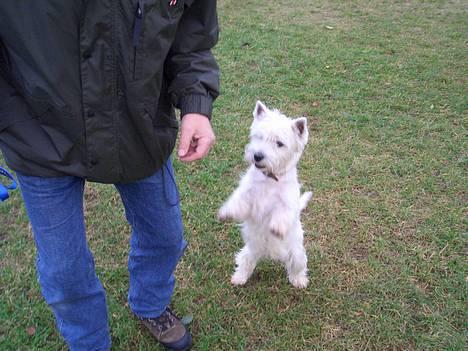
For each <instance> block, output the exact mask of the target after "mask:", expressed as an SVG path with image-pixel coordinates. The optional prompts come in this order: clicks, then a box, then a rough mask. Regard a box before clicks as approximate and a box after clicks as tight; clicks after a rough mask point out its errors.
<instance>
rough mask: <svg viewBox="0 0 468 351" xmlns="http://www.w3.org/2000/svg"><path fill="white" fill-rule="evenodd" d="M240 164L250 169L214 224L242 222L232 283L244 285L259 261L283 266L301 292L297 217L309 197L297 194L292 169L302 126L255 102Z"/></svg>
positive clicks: (303, 276)
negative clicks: (244, 161)
mask: <svg viewBox="0 0 468 351" xmlns="http://www.w3.org/2000/svg"><path fill="white" fill-rule="evenodd" d="M253 115H254V121H253V123H252V126H251V128H250V143H249V144H248V145H247V147H246V150H245V160H246V161H247V162H248V163H250V164H251V165H250V167H249V169H248V170H247V172H246V174H245V175H244V176H243V177H242V179H241V181H240V184H239V186H238V188H237V189H236V190H235V191H234V192H233V193H232V195H231V196H230V197H229V199H228V200H227V201H226V203H224V205H223V206H222V207H221V208H220V210H219V212H218V218H219V219H220V220H222V221H224V220H234V221H237V222H242V237H243V239H244V242H245V246H244V247H243V248H242V250H241V251H240V252H239V253H238V254H237V256H236V265H237V268H236V271H235V272H234V274H233V276H232V278H231V282H232V283H233V284H235V285H243V284H245V283H246V282H247V280H248V279H249V277H250V276H251V274H252V273H253V271H254V269H255V266H256V264H257V262H258V260H259V259H261V258H270V259H274V260H279V261H281V262H283V263H284V264H285V266H286V269H287V271H288V278H289V281H290V282H291V284H292V285H294V286H295V287H297V288H305V287H306V286H307V284H308V278H307V256H306V252H305V249H304V244H303V233H304V232H303V230H302V226H301V222H300V218H299V217H300V213H301V211H302V210H303V209H304V208H305V207H306V206H307V203H308V201H309V200H310V199H311V197H312V193H311V192H306V193H304V194H303V195H302V196H301V194H300V185H299V182H298V180H297V169H296V165H297V163H298V161H299V158H300V157H301V154H302V151H303V150H304V147H305V145H306V143H307V139H308V131H307V120H306V118H304V117H301V118H297V119H294V120H293V119H290V118H287V117H286V116H284V115H283V114H281V113H280V112H279V111H277V110H269V109H268V108H267V107H265V105H264V104H262V103H261V102H260V101H257V104H256V106H255V109H254V111H253Z"/></svg>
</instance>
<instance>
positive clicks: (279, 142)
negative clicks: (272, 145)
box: [276, 141, 284, 147]
mask: <svg viewBox="0 0 468 351" xmlns="http://www.w3.org/2000/svg"><path fill="white" fill-rule="evenodd" d="M276 145H277V146H278V147H283V146H284V144H283V143H282V142H281V141H277V142H276Z"/></svg>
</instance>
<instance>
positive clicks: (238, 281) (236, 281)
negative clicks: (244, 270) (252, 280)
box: [231, 272, 248, 285]
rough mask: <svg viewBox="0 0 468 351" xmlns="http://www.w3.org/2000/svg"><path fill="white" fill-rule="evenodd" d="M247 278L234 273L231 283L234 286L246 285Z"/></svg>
mask: <svg viewBox="0 0 468 351" xmlns="http://www.w3.org/2000/svg"><path fill="white" fill-rule="evenodd" d="M247 279H248V278H247V277H246V276H245V275H243V274H241V273H238V272H236V273H234V274H233V275H232V277H231V283H232V284H233V285H244V284H245V283H247Z"/></svg>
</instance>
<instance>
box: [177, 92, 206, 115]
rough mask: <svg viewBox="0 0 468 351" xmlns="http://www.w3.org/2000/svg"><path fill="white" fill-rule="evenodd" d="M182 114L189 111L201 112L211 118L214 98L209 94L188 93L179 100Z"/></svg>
mask: <svg viewBox="0 0 468 351" xmlns="http://www.w3.org/2000/svg"><path fill="white" fill-rule="evenodd" d="M179 106H180V116H181V117H184V116H185V115H186V114H188V113H199V114H201V115H204V116H206V117H208V119H211V112H212V110H213V99H212V98H211V96H209V95H186V96H182V97H181V98H180V100H179Z"/></svg>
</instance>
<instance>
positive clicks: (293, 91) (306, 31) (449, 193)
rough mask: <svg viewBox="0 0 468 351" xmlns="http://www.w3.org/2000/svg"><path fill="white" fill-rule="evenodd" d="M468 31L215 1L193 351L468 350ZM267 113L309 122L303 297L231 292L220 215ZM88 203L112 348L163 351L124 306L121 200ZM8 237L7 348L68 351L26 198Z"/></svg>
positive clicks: (193, 186)
mask: <svg viewBox="0 0 468 351" xmlns="http://www.w3.org/2000/svg"><path fill="white" fill-rule="evenodd" d="M467 15H468V5H467V4H466V2H464V1H457V0H452V1H437V0H432V1H382V0H380V1H364V0H355V1H338V0H334V1H322V0H319V1H310V0H297V1H286V0H279V1H268V0H256V1H253V0H244V1H242V4H240V2H239V1H234V0H220V1H219V17H220V24H221V28H222V32H221V36H220V42H219V45H218V46H217V48H216V50H215V54H216V56H217V58H218V61H219V64H220V66H221V69H222V96H221V97H220V98H219V99H218V100H217V102H216V106H215V111H214V118H213V125H214V128H215V131H216V134H217V140H218V141H217V144H216V146H215V147H214V149H213V151H212V152H211V154H210V157H209V158H208V159H206V160H204V161H202V162H199V163H195V164H190V165H185V164H181V163H179V162H176V163H175V167H176V170H177V174H178V182H179V186H180V190H181V198H182V207H183V215H184V220H185V226H186V238H187V239H188V241H189V242H190V246H189V248H188V250H187V252H186V255H185V257H184V259H183V261H182V262H181V264H180V265H179V267H178V270H177V277H178V285H177V291H176V294H175V296H174V299H173V302H174V306H175V309H176V310H177V311H178V312H179V314H181V315H184V314H193V316H194V321H193V323H192V325H191V329H192V332H193V334H194V340H195V343H196V346H195V349H196V350H252V351H254V350H255V351H256V350H463V349H465V348H466V339H467V332H466V323H467V314H466V296H467V269H466V268H467V266H466V252H467V251H466V248H467V244H466V239H467V237H466V219H465V215H466V213H467V211H466V200H467V188H466V171H467V157H468V155H467V151H466V150H467V148H466V146H467V145H466V143H467V138H466V126H467V113H466V110H467V106H468V99H467V96H468V94H467V93H468V92H467V84H466V78H467V64H466V62H467V41H466V38H467V37H468V21H467V19H466V18H467ZM256 99H262V100H263V101H264V102H265V103H267V104H268V105H271V106H273V107H277V108H280V109H281V110H283V111H284V112H285V113H286V114H288V115H291V116H300V115H306V116H308V119H309V129H310V133H311V138H310V143H309V145H308V147H307V149H306V152H305V154H304V158H303V160H302V162H301V165H300V177H301V181H302V183H303V185H304V188H305V189H313V191H314V194H315V197H314V200H313V201H312V203H311V204H310V205H309V207H308V209H307V210H306V213H305V214H304V216H303V222H304V227H305V230H306V238H305V241H306V246H307V251H308V256H309V269H310V276H311V284H310V286H309V287H308V288H307V289H306V290H303V291H298V290H294V289H293V288H291V286H290V285H289V284H288V283H287V279H286V275H285V272H284V270H283V269H282V268H281V267H280V266H278V265H276V264H272V263H269V262H264V263H262V264H260V266H259V267H258V268H257V270H256V272H255V273H254V276H253V277H252V279H251V281H250V282H249V283H248V284H247V286H246V287H244V288H234V287H232V286H231V285H230V283H229V277H230V274H231V272H232V269H233V255H234V253H235V252H236V250H238V249H239V248H240V247H241V239H240V237H239V233H238V229H237V228H236V226H234V225H232V224H221V223H219V222H217V220H216V218H215V214H216V210H217V208H218V207H219V206H220V204H221V203H222V201H223V200H224V199H225V198H226V197H227V196H228V195H229V194H230V192H231V191H232V190H233V189H234V187H235V185H236V183H237V180H238V178H239V175H240V173H241V172H242V170H243V169H244V167H245V165H244V164H243V162H242V152H243V149H244V145H245V143H246V142H247V134H248V127H249V125H250V122H251V110H252V109H253V107H254V103H255V100H256ZM86 204H87V207H86V216H87V225H88V231H89V232H88V235H89V242H90V245H91V247H92V249H93V251H94V254H95V259H96V266H97V270H98V275H99V276H100V278H101V280H102V282H103V284H104V286H105V287H106V290H107V297H108V301H109V308H110V312H109V313H110V324H111V329H112V338H113V345H114V349H115V350H159V348H158V347H157V346H154V344H153V342H152V340H151V338H150V336H149V334H148V333H147V332H145V331H143V330H142V329H141V328H140V327H139V326H138V324H137V323H136V321H135V320H134V319H133V318H132V317H131V313H130V311H129V309H128V306H127V305H126V290H127V286H128V273H127V270H126V255H127V251H128V237H129V228H128V226H127V225H126V223H125V220H124V216H123V208H122V205H121V204H120V202H119V201H118V197H117V194H116V192H115V191H114V190H113V188H112V187H109V186H103V185H97V184H89V185H88V187H87V193H86ZM0 223H1V224H0V265H1V272H0V349H1V350H60V349H65V346H64V344H63V342H62V341H61V340H60V338H59V336H58V334H57V332H56V331H55V329H54V322H53V319H52V315H51V313H50V312H49V310H48V309H47V306H46V305H45V303H44V302H43V300H42V298H41V295H40V292H39V287H38V284H37V283H36V280H35V275H34V245H33V240H32V236H31V233H30V229H29V227H28V222H27V218H26V216H25V213H24V208H23V206H22V203H21V200H20V197H19V194H18V192H16V193H15V194H14V195H13V198H12V199H11V200H10V201H8V202H7V203H5V204H2V205H0ZM30 327H34V328H35V330H34V333H32V330H31V329H29V331H30V334H33V335H28V328H30Z"/></svg>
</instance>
